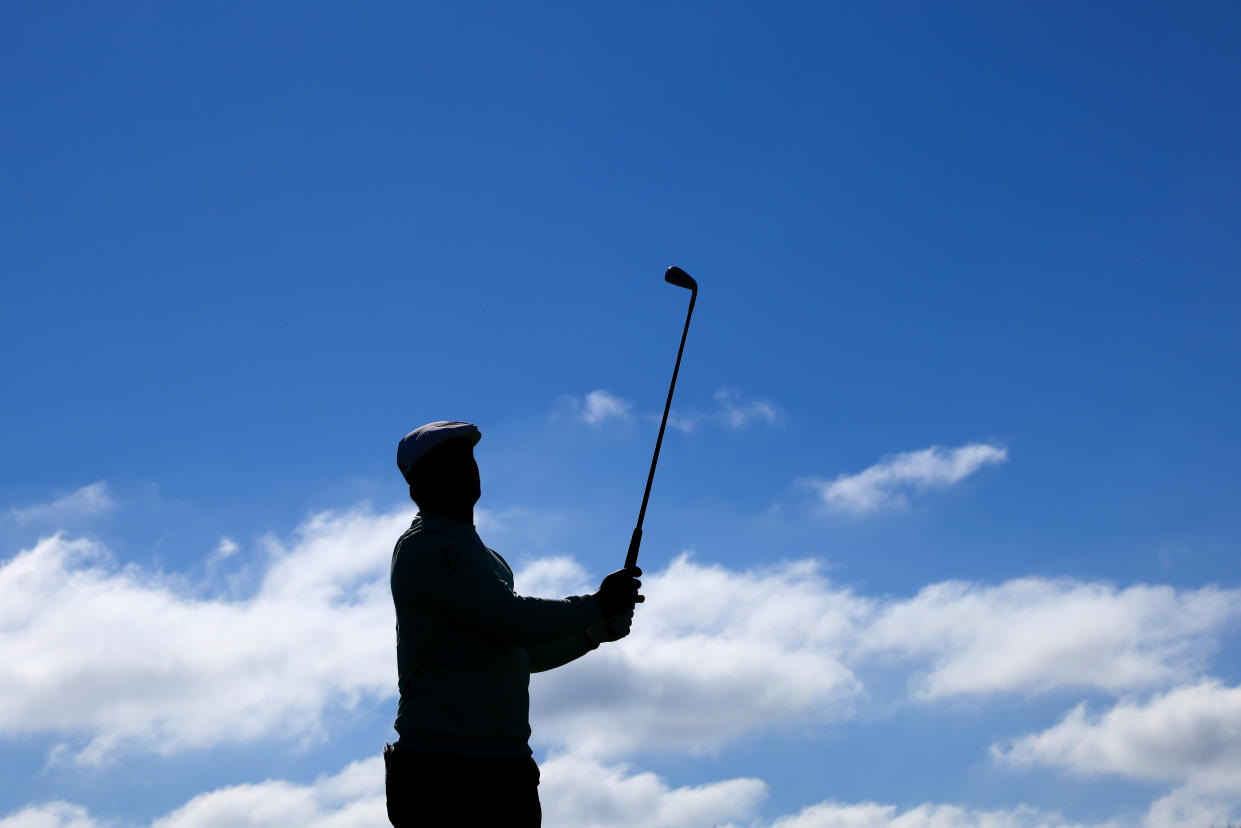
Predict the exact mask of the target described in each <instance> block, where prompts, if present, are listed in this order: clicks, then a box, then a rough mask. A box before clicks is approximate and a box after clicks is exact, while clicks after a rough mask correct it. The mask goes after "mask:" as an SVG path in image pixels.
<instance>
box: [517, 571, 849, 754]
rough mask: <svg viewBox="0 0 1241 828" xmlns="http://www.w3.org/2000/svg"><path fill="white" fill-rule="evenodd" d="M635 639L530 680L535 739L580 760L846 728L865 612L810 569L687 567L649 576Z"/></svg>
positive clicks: (710, 747) (700, 749)
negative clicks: (851, 653)
mask: <svg viewBox="0 0 1241 828" xmlns="http://www.w3.org/2000/svg"><path fill="white" fill-rule="evenodd" d="M643 592H644V594H646V595H647V603H645V604H643V605H641V606H640V607H639V610H638V616H637V619H636V620H635V623H634V632H633V634H632V635H630V636H629V637H628V638H626V639H625V640H624V641H623V642H621V644H620V645H618V646H613V647H606V648H603V649H600V650H599V651H598V652H596V653H592V654H591V656H590V658H588V659H584V660H583V661H582V662H579V663H575V664H572V665H569V666H567V667H565V668H562V669H560V670H555V671H552V672H549V673H541V674H537V675H535V676H534V677H533V678H532V679H531V688H532V689H531V717H532V722H533V725H532V726H533V728H534V731H535V735H536V738H537V739H539V740H547V741H550V742H551V743H553V744H558V745H566V746H568V748H569V749H570V750H571V751H572V752H574V753H577V754H580V755H587V756H615V755H623V754H628V753H632V752H635V751H652V750H661V749H665V750H674V751H683V750H689V751H693V752H708V751H712V750H715V749H717V748H719V747H720V746H721V745H723V744H725V743H727V742H728V741H730V740H732V739H735V738H737V737H738V736H740V735H742V734H744V733H747V732H751V731H754V730H756V729H758V728H762V727H773V726H781V725H789V724H793V723H796V722H805V721H814V722H830V721H837V720H840V719H841V718H843V717H845V716H846V715H847V711H848V710H849V705H850V703H851V701H852V699H853V697H854V696H855V695H856V694H857V693H858V691H859V690H860V688H861V685H860V683H859V682H858V681H857V679H856V678H855V677H854V675H853V672H852V671H851V670H850V668H849V667H848V666H846V664H845V663H844V648H845V647H846V646H847V643H848V642H849V641H850V640H851V638H852V635H853V630H854V628H855V627H856V626H857V624H858V622H859V621H860V620H861V618H862V617H863V616H864V614H865V613H866V611H867V606H868V604H867V602H866V601H865V600H863V599H860V598H857V597H855V596H854V595H853V594H852V593H851V592H849V591H848V590H843V589H840V588H837V587H834V586H833V585H832V584H831V583H830V582H828V581H827V580H826V579H825V578H823V577H822V575H821V574H820V573H819V571H818V565H817V564H816V563H814V562H812V561H800V562H793V563H786V564H782V565H779V566H775V567H770V568H765V569H756V570H749V571H735V570H729V569H726V568H724V567H720V566H710V565H700V564H697V563H695V562H694V561H692V560H691V559H690V558H689V557H688V556H685V555H682V556H680V557H678V558H677V559H675V560H674V561H673V562H672V563H671V564H670V565H669V566H668V567H667V568H666V569H665V570H663V571H662V572H654V573H647V575H645V576H644V577H643Z"/></svg>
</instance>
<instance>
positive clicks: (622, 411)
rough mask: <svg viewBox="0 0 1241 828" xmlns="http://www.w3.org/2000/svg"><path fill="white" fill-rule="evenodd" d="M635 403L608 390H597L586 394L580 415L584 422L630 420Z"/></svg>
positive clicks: (591, 423)
mask: <svg viewBox="0 0 1241 828" xmlns="http://www.w3.org/2000/svg"><path fill="white" fill-rule="evenodd" d="M632 407H633V405H632V404H631V403H630V402H629V401H628V400H622V399H621V398H620V397H617V396H616V395H614V394H610V393H608V392H607V391H603V390H596V391H591V392H590V393H589V394H587V395H586V397H585V399H584V400H583V401H582V404H581V413H580V414H579V415H578V416H579V417H580V418H581V420H582V422H584V423H589V424H590V425H599V424H600V423H602V422H604V421H605V420H612V419H614V420H628V419H629V416H630V415H629V411H630V409H631V408H632Z"/></svg>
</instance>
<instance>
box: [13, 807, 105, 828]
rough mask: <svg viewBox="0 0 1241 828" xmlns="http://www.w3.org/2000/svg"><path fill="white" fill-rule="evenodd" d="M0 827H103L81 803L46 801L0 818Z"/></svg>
mask: <svg viewBox="0 0 1241 828" xmlns="http://www.w3.org/2000/svg"><path fill="white" fill-rule="evenodd" d="M0 828H103V827H102V825H101V824H100V823H98V822H96V821H95V820H94V819H92V818H91V815H90V812H89V811H87V810H86V809H85V808H83V807H82V806H81V805H74V804H73V803H70V802H47V803H44V804H41V805H31V806H29V807H27V808H22V809H21V810H20V811H16V812H14V813H12V814H9V815H8V816H6V817H3V818H0Z"/></svg>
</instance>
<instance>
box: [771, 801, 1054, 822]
mask: <svg viewBox="0 0 1241 828" xmlns="http://www.w3.org/2000/svg"><path fill="white" fill-rule="evenodd" d="M1073 825H1074V824H1073V823H1070V822H1067V821H1066V820H1065V819H1064V818H1063V817H1061V816H1060V815H1059V814H1050V813H1047V812H1045V811H1039V810H1037V809H1034V808H1029V807H1024V806H1022V807H1017V808H1012V809H1007V810H992V811H980V810H973V809H969V808H963V807H961V806H959V805H944V804H933V803H927V804H923V805H918V806H917V807H914V808H909V809H906V810H904V811H902V810H901V809H899V808H897V807H896V806H895V805H883V804H880V803H877V802H860V803H853V804H849V803H841V802H822V803H819V804H817V805H812V806H810V807H809V808H806V809H804V810H802V811H801V812H800V813H797V814H794V815H792V816H787V817H783V818H781V819H777V820H776V821H775V822H774V823H773V824H772V826H771V828H1070V826H1073Z"/></svg>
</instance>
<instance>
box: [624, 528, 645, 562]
mask: <svg viewBox="0 0 1241 828" xmlns="http://www.w3.org/2000/svg"><path fill="white" fill-rule="evenodd" d="M641 545H642V527H641V526H635V527H634V529H633V535H632V537H630V538H629V551H628V552H627V553H625V568H626V569H628V568H629V567H631V566H637V564H638V547H639V546H641Z"/></svg>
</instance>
